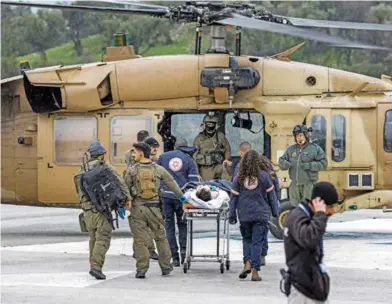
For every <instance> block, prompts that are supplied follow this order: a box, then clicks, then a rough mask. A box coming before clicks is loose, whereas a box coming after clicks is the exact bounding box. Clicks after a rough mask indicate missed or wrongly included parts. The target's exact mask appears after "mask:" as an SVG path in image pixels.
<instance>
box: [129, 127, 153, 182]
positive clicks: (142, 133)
mask: <svg viewBox="0 0 392 304" xmlns="http://www.w3.org/2000/svg"><path fill="white" fill-rule="evenodd" d="M148 136H150V134H149V133H148V131H147V130H141V131H139V132H138V133H137V135H136V139H137V142H142V141H144V140H145V139H146V138H147V137H148ZM125 163H126V164H127V167H129V166H132V165H134V164H135V159H134V158H133V149H130V150H128V151H127V152H125ZM124 174H125V172H124Z"/></svg>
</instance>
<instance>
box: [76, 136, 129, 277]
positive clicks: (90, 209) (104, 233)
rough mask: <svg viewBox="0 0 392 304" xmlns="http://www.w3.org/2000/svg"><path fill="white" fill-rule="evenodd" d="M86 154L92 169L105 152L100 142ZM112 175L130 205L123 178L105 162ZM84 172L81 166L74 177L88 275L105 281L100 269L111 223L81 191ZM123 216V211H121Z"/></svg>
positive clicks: (108, 243)
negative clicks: (85, 233)
mask: <svg viewBox="0 0 392 304" xmlns="http://www.w3.org/2000/svg"><path fill="white" fill-rule="evenodd" d="M88 152H89V153H90V156H91V158H90V159H89V160H88V162H87V164H86V167H88V168H94V167H95V166H97V165H98V164H99V163H100V162H102V161H104V162H105V160H104V158H105V154H106V150H105V148H104V147H103V146H102V144H101V143H100V142H94V143H92V144H91V145H90V147H89V149H88ZM105 165H107V166H108V167H109V168H110V170H111V171H112V173H113V174H114V175H115V176H116V177H117V178H118V185H119V186H120V188H121V192H122V193H123V195H124V196H125V197H126V199H127V202H126V204H127V205H130V204H131V202H130V200H131V197H130V195H129V189H128V187H127V186H126V185H125V183H124V180H123V178H122V177H121V176H120V175H119V174H118V173H117V172H116V171H115V170H114V168H113V167H112V166H110V164H109V163H107V162H105ZM83 172H86V171H85V169H84V166H82V167H81V168H80V170H79V172H78V173H77V174H76V176H75V186H76V191H77V194H78V196H79V199H80V203H81V205H82V209H83V216H84V221H85V222H86V227H87V230H88V234H89V238H90V240H89V251H90V272H89V273H90V275H92V276H93V277H95V278H96V279H98V280H104V279H106V276H105V275H104V274H103V273H102V267H103V264H104V262H105V255H106V252H107V251H108V250H109V246H110V240H111V236H112V223H109V221H108V220H107V219H106V217H105V216H104V215H103V214H102V213H100V212H98V211H97V209H96V208H95V206H94V204H93V203H92V202H91V201H89V199H88V198H87V197H86V195H85V194H84V192H83V190H82V185H81V178H80V177H81V174H82V173H83ZM123 211H124V215H125V209H123Z"/></svg>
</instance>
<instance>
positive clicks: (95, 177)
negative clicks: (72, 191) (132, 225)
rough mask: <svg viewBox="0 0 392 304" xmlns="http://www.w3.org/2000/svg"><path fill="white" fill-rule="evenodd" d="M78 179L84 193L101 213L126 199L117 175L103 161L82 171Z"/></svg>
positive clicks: (113, 208)
mask: <svg viewBox="0 0 392 304" xmlns="http://www.w3.org/2000/svg"><path fill="white" fill-rule="evenodd" d="M80 179H81V186H82V187H81V188H82V189H81V190H82V191H83V193H84V195H85V196H86V197H87V198H88V200H89V201H90V202H92V203H93V205H94V206H95V208H96V209H97V210H98V211H99V212H101V213H105V212H107V211H112V210H115V209H117V208H118V207H119V206H121V205H122V204H123V203H124V202H125V200H126V197H125V196H124V194H123V193H122V191H121V188H120V185H119V184H118V179H117V176H116V175H115V173H114V172H113V171H112V169H111V168H109V167H108V166H107V165H106V163H105V162H104V161H99V162H98V163H97V164H96V165H94V166H93V167H92V168H89V170H87V171H85V172H83V173H82V174H81V177H80Z"/></svg>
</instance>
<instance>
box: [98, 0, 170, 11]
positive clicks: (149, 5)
mask: <svg viewBox="0 0 392 304" xmlns="http://www.w3.org/2000/svg"><path fill="white" fill-rule="evenodd" d="M99 2H107V3H112V4H121V5H129V6H136V7H148V8H153V9H154V8H158V9H162V10H164V9H168V7H166V6H162V5H156V4H145V3H140V2H137V1H116V0H99Z"/></svg>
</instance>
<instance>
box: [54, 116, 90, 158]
mask: <svg viewBox="0 0 392 304" xmlns="http://www.w3.org/2000/svg"><path fill="white" fill-rule="evenodd" d="M96 139H97V119H96V118H95V117H94V116H60V117H57V118H55V120H54V161H55V162H56V163H58V164H67V165H79V164H80V163H81V160H82V156H83V153H84V152H85V151H86V150H87V148H88V146H89V145H90V144H91V142H92V141H94V140H96Z"/></svg>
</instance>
